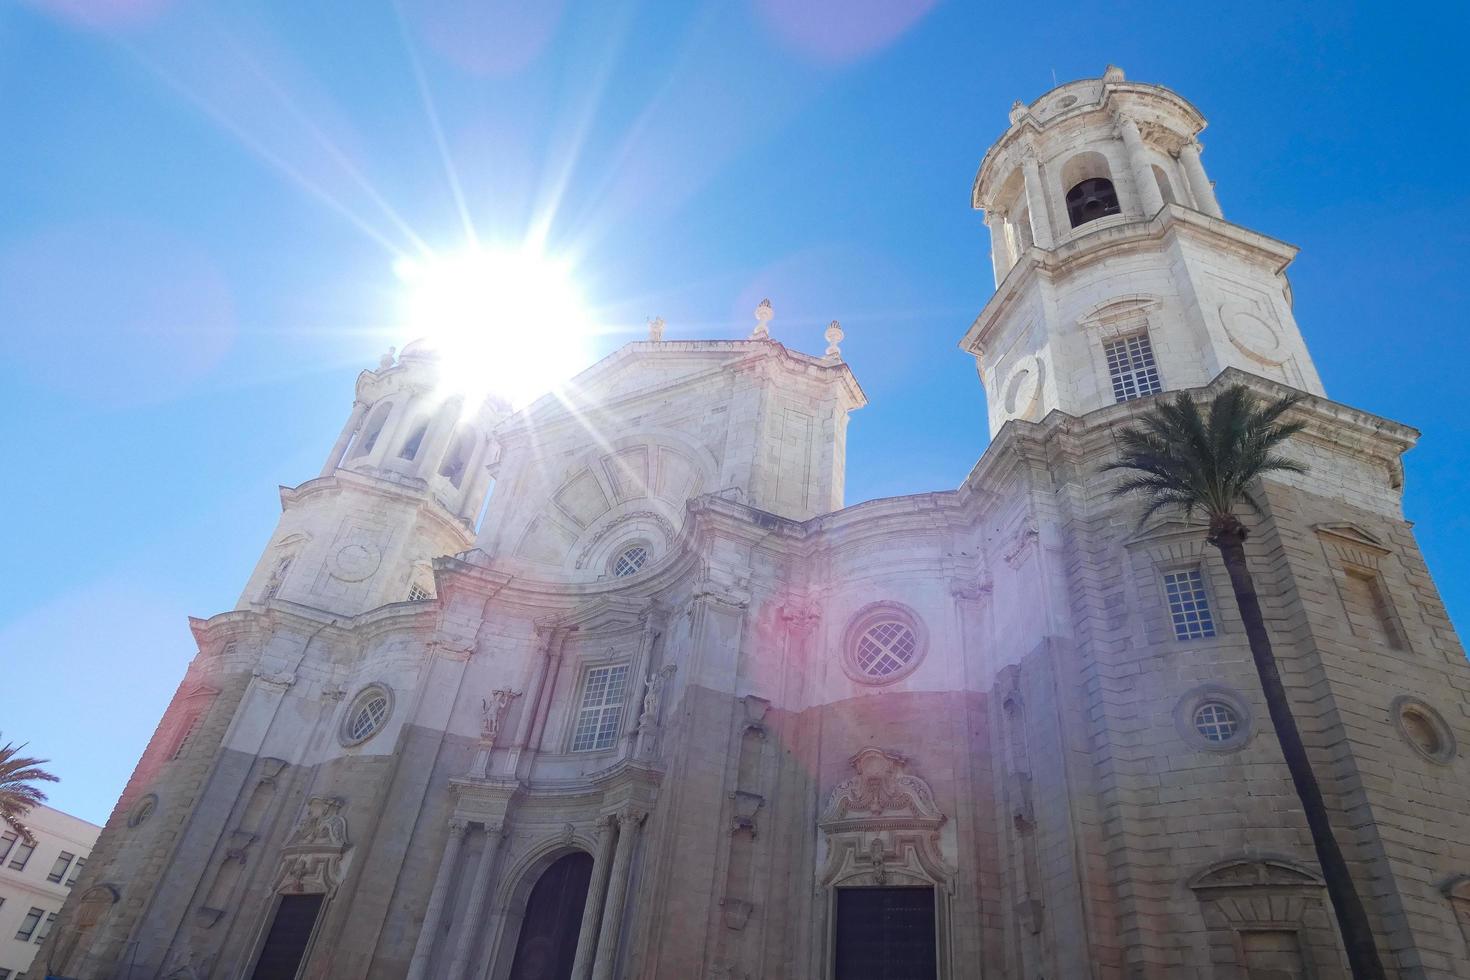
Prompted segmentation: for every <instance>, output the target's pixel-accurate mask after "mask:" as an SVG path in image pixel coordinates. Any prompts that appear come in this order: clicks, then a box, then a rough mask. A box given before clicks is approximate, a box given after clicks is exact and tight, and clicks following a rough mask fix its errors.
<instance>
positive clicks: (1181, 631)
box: [1164, 565, 1215, 640]
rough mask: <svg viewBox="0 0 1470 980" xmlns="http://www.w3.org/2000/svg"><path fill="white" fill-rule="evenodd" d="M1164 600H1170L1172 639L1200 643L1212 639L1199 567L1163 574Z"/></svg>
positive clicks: (1207, 604) (1213, 630)
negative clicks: (1172, 627) (1197, 641)
mask: <svg viewBox="0 0 1470 980" xmlns="http://www.w3.org/2000/svg"><path fill="white" fill-rule="evenodd" d="M1164 596H1165V598H1167V599H1168V600H1169V618H1170V619H1171V620H1172V621H1173V624H1174V637H1175V639H1179V640H1199V639H1203V638H1204V637H1207V636H1214V635H1215V620H1214V618H1213V617H1212V616H1211V615H1210V601H1209V598H1208V597H1207V596H1206V595H1205V582H1204V576H1203V575H1202V574H1201V573H1200V569H1199V566H1198V565H1196V566H1195V567H1193V568H1186V569H1181V570H1180V571H1177V572H1168V573H1167V574H1165V575H1164Z"/></svg>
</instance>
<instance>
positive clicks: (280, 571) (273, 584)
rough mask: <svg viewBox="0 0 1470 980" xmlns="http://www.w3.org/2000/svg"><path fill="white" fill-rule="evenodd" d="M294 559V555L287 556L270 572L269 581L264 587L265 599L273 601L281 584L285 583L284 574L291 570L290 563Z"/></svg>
mask: <svg viewBox="0 0 1470 980" xmlns="http://www.w3.org/2000/svg"><path fill="white" fill-rule="evenodd" d="M294 558H295V556H294V555H288V556H286V557H285V558H282V559H281V560H280V561H279V562H278V563H277V564H276V570H275V571H273V572H271V577H270V581H269V582H267V583H266V586H265V598H266V599H274V598H275V597H276V593H278V592H280V591H281V583H282V582H284V581H286V573H287V572H289V571H290V570H291V562H292V560H293V559H294Z"/></svg>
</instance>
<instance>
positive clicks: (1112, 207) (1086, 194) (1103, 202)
mask: <svg viewBox="0 0 1470 980" xmlns="http://www.w3.org/2000/svg"><path fill="white" fill-rule="evenodd" d="M1118 211H1119V208H1118V192H1117V191H1115V190H1113V182H1112V181H1111V180H1108V179H1107V178H1106V177H1089V178H1087V179H1086V180H1084V181H1081V182H1080V183H1078V184H1076V185H1074V186H1073V187H1072V189H1071V190H1069V191H1067V218H1068V219H1069V220H1071V222H1072V227H1073V228H1076V227H1078V226H1080V225H1085V224H1087V222H1089V221H1096V220H1097V219H1098V218H1102V217H1106V216H1107V215H1110V214H1117V213H1118Z"/></svg>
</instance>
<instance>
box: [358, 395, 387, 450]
mask: <svg viewBox="0 0 1470 980" xmlns="http://www.w3.org/2000/svg"><path fill="white" fill-rule="evenodd" d="M391 411H393V404H392V402H383V403H382V404H381V405H379V406H378V407H377V408H375V409H373V414H372V415H370V416H368V421H367V425H366V426H364V427H363V430H362V438H361V439H359V440H358V442H357V447H356V448H355V449H353V450H352V458H353V459H356V458H358V457H359V456H366V455H367V454H368V453H370V452H372V451H373V447H374V446H376V445H377V444H378V436H380V435H382V433H383V423H385V422H387V421H388V413H389V412H391Z"/></svg>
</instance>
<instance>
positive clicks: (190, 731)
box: [169, 712, 202, 760]
mask: <svg viewBox="0 0 1470 980" xmlns="http://www.w3.org/2000/svg"><path fill="white" fill-rule="evenodd" d="M201 717H202V712H201V714H197V715H195V716H194V717H193V718H190V719H189V724H188V727H187V728H185V729H184V736H183V738H181V739H179V744H178V745H177V746H176V747H175V748H174V753H173V755H171V756H169V759H170V760H172V759H178V758H182V757H183V755H184V753H185V752H187V751H188V749H189V743H190V742H191V741H193V739H194V733H195V732H196V731H198V730H199V720H200V718H201Z"/></svg>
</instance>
